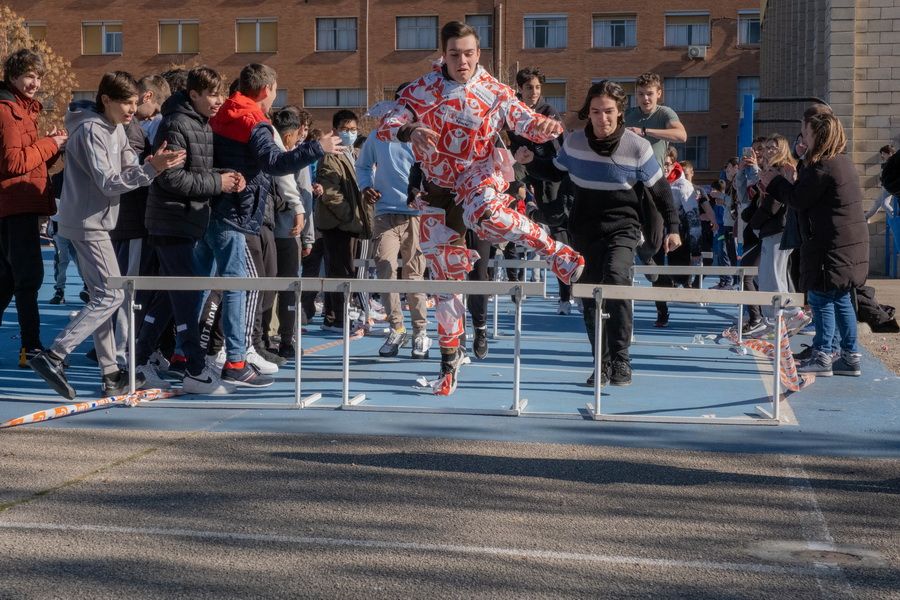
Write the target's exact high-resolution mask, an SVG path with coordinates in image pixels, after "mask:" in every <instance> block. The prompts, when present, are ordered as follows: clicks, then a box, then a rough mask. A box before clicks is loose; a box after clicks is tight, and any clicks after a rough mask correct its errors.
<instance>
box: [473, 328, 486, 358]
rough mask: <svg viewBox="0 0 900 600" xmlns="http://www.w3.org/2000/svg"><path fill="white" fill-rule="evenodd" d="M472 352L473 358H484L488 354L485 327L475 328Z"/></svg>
mask: <svg viewBox="0 0 900 600" xmlns="http://www.w3.org/2000/svg"><path fill="white" fill-rule="evenodd" d="M472 352H474V353H475V358H477V359H478V360H484V358H485V357H486V356H487V355H488V340H487V327H482V328H480V329H479V328H476V329H475V339H473V340H472Z"/></svg>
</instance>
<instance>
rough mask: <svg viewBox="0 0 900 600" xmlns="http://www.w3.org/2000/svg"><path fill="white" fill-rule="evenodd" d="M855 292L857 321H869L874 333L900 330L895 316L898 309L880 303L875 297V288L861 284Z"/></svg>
mask: <svg viewBox="0 0 900 600" xmlns="http://www.w3.org/2000/svg"><path fill="white" fill-rule="evenodd" d="M855 292H856V293H855V294H854V295H855V297H856V320H857V321H860V322H863V323H868V324H869V327H871V328H872V332H873V333H898V332H900V324H898V323H897V319H896V318H895V313H896V309H895V308H894V307H893V306H888V305H887V304H879V303H878V300H877V299H876V298H875V288H873V287H870V286H867V285H861V286H859V287H858V288H856V290H855Z"/></svg>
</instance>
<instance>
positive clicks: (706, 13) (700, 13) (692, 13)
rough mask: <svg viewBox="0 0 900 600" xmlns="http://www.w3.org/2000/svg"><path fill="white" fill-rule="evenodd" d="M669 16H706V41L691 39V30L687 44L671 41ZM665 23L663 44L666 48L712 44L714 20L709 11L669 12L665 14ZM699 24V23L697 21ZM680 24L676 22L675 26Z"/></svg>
mask: <svg viewBox="0 0 900 600" xmlns="http://www.w3.org/2000/svg"><path fill="white" fill-rule="evenodd" d="M669 17H705V18H706V42H705V43H703V42H701V41H694V40H692V39H691V37H692V35H691V33H690V31H689V33H688V41H687V43H686V44H681V43H677V44H676V43H669V26H670V25H669ZM664 19H665V21H664V24H663V46H664V47H665V48H687V47H689V46H707V47H708V46H710V45H712V20H711V16H710V13H709V11H673V12H667V13H665V15H664ZM697 24H699V23H697ZM675 25H679V24H678V23H674V24H673V26H675Z"/></svg>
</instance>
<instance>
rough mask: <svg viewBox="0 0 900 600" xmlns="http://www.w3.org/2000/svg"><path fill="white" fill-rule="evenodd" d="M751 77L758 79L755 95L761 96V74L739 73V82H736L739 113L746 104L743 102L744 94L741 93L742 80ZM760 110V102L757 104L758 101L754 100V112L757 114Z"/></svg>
mask: <svg viewBox="0 0 900 600" xmlns="http://www.w3.org/2000/svg"><path fill="white" fill-rule="evenodd" d="M749 79H755V80H756V94H755V97H757V98H758V97H759V90H760V85H761V79H760V76H759V75H738V76H737V82H736V84H735V92H736V93H737V112H738V113H740V112H741V110H742V109H743V108H744V106H743V104H744V94H743V93H741V81H747V80H749ZM758 112H759V104H757V103H756V102H754V103H753V114H756V113H758Z"/></svg>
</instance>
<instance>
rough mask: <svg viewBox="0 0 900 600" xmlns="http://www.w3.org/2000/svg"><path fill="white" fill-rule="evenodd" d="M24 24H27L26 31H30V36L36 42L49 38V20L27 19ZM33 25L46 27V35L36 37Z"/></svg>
mask: <svg viewBox="0 0 900 600" xmlns="http://www.w3.org/2000/svg"><path fill="white" fill-rule="evenodd" d="M24 25H25V31H26V33H28V37H30V38H31V39H32V40H34V41H36V42H39V41H46V40H47V32H48V31H49V27H48V26H47V21H25V23H24ZM32 27H42V28H43V29H44V37H42V38H35V37H34V36H33V35H31V28H32Z"/></svg>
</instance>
